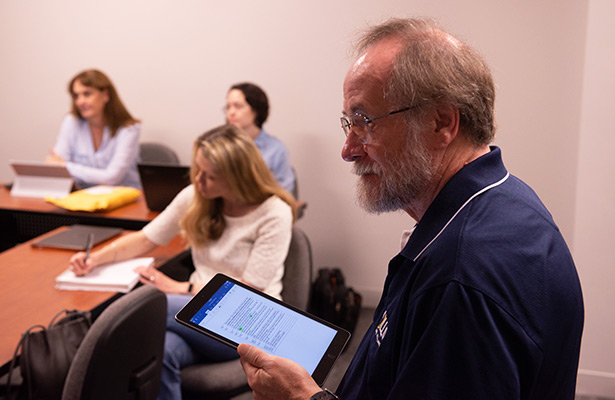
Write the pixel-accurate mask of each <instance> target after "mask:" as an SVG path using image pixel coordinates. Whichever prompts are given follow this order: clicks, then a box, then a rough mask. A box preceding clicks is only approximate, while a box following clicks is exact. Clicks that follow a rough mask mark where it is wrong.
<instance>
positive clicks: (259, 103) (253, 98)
mask: <svg viewBox="0 0 615 400" xmlns="http://www.w3.org/2000/svg"><path fill="white" fill-rule="evenodd" d="M224 112H225V114H226V122H227V123H229V124H232V125H235V126H237V127H239V128H241V129H243V131H244V132H246V133H247V134H248V136H250V137H251V138H252V140H254V143H256V147H258V149H259V150H260V152H261V155H262V156H263V159H264V160H265V163H266V164H267V166H268V167H269V169H270V170H271V172H272V173H273V175H274V176H275V178H276V180H277V181H278V183H279V184H280V186H282V187H283V188H284V189H286V190H287V191H288V192H289V193H293V194H294V193H295V174H294V172H293V169H292V167H291V164H290V159H289V156H288V150H287V149H286V147H285V146H284V143H282V141H281V140H279V139H277V138H275V137H273V136H271V135H270V134H268V133H267V132H265V130H264V129H263V124H264V123H265V121H266V120H267V117H268V116H269V101H268V99H267V95H266V94H265V92H264V91H263V89H261V88H260V87H258V86H256V85H255V84H253V83H249V82H244V83H237V84H235V85H233V86H231V88H230V89H229V91H228V93H227V95H226V106H225V107H224Z"/></svg>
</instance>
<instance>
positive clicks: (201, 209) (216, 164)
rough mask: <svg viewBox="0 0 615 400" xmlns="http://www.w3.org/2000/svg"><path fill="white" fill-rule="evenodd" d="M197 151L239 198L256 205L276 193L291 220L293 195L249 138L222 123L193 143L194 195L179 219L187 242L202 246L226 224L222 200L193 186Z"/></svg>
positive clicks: (192, 174)
mask: <svg viewBox="0 0 615 400" xmlns="http://www.w3.org/2000/svg"><path fill="white" fill-rule="evenodd" d="M199 153H200V154H201V155H202V156H203V157H204V158H205V159H206V160H207V161H208V162H209V163H210V164H211V165H212V167H213V168H214V170H215V171H216V173H218V174H220V176H221V178H223V179H225V180H226V181H227V182H228V184H229V186H230V188H231V190H232V191H233V194H234V195H235V196H237V197H238V198H240V199H241V200H242V201H244V202H246V203H248V204H260V203H262V202H264V201H265V200H267V199H268V198H269V197H271V196H277V197H279V198H280V199H282V200H283V201H284V202H286V203H287V204H288V205H289V206H290V207H291V208H292V211H293V219H294V218H295V217H296V205H295V198H294V197H293V196H292V195H291V194H290V193H288V192H287V191H286V190H284V189H283V188H282V187H280V185H278V183H277V182H276V180H275V178H274V177H273V174H272V173H271V171H269V168H268V167H267V165H266V164H265V161H264V160H263V157H262V156H261V154H260V151H259V150H258V148H257V147H256V145H255V144H254V142H253V141H252V139H251V138H250V137H249V136H248V135H246V134H245V133H244V132H243V131H242V130H241V129H240V128H237V127H235V126H233V125H222V126H219V127H217V128H214V129H212V130H210V131H208V132H205V133H204V134H202V135H201V136H199V137H198V138H197V139H196V141H195V142H194V149H193V154H192V166H191V167H190V181H191V182H192V184H193V185H195V189H194V198H193V200H192V203H191V204H190V206H189V207H188V210H187V212H186V214H185V215H184V216H183V218H182V219H181V220H180V227H181V229H182V234H183V235H184V237H186V238H187V239H188V241H189V242H190V243H191V244H193V245H203V244H204V243H206V242H207V241H209V240H215V239H218V238H219V237H220V236H222V232H223V231H224V228H225V227H226V223H225V220H224V217H223V215H222V209H223V207H222V206H223V200H222V199H221V198H216V199H205V198H203V196H201V194H200V193H199V192H198V190H197V189H196V182H195V179H196V175H197V174H198V172H199V169H198V166H197V165H196V161H195V160H196V156H197V154H199Z"/></svg>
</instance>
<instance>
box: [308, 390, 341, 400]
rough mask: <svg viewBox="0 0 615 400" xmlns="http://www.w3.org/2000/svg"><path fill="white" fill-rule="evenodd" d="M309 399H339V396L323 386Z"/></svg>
mask: <svg viewBox="0 0 615 400" xmlns="http://www.w3.org/2000/svg"><path fill="white" fill-rule="evenodd" d="M310 400H340V398H339V397H337V396H336V395H335V393H333V392H332V391H330V390H329V389H327V388H323V390H321V391H320V392H318V393H315V394H314V395H313V396H312V397H310Z"/></svg>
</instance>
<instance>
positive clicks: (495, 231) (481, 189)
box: [338, 147, 583, 400]
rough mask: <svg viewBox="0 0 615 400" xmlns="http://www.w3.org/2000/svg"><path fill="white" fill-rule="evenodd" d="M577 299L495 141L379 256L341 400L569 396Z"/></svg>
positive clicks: (568, 270)
mask: <svg viewBox="0 0 615 400" xmlns="http://www.w3.org/2000/svg"><path fill="white" fill-rule="evenodd" d="M582 330H583V299H582V293H581V286H580V283H579V279H578V276H577V272H576V268H575V266H574V262H573V260H572V257H571V255H570V252H569V250H568V247H567V246H566V243H565V241H564V239H563V237H562V235H561V233H560V232H559V229H558V228H557V226H556V225H555V223H554V221H553V219H552V217H551V215H550V213H549V212H548V211H547V209H546V208H545V206H544V205H543V204H542V202H541V201H540V199H539V198H538V196H537V195H536V194H535V193H534V191H533V190H532V189H531V188H530V187H529V186H527V185H526V184H525V183H523V182H522V181H521V180H519V179H518V178H516V177H514V176H512V175H509V174H508V172H507V171H506V169H505V167H504V165H503V163H502V159H501V153H500V149H499V148H497V147H492V148H491V151H490V152H489V153H488V154H486V155H484V156H482V157H480V158H479V159H477V160H475V161H474V162H472V163H470V164H468V165H466V166H465V167H464V168H462V169H461V170H460V171H459V172H458V173H457V174H455V175H454V176H453V177H452V178H451V180H450V181H449V182H447V184H446V185H445V186H444V188H442V190H441V191H440V193H439V194H438V195H437V197H436V198H435V200H434V201H433V203H432V204H431V205H430V207H429V208H428V210H427V212H426V213H425V215H424V216H423V218H422V219H421V220H420V222H419V223H418V224H417V225H416V227H415V229H414V232H413V233H412V235H411V236H410V239H409V240H408V242H407V244H406V246H405V247H404V248H403V250H402V251H401V253H400V254H398V255H397V256H396V257H395V258H393V259H392V260H391V262H390V263H389V271H388V275H387V278H386V281H385V286H384V291H383V294H382V298H381V300H380V303H379V305H378V307H377V309H376V312H375V314H374V320H373V323H372V325H371V327H370V328H369V329H368V331H367V333H366V335H365V337H364V338H363V340H362V342H361V344H360V345H359V348H358V350H357V353H356V354H355V357H354V358H353V361H352V362H351V365H350V367H349V368H348V371H347V372H346V375H345V377H344V379H343V380H342V382H341V384H340V387H339V388H338V394H339V395H340V397H341V398H342V399H345V400H349V399H378V400H383V399H409V398H412V399H447V400H449V399H472V400H477V399H488V400H493V399H498V400H505V399H540V400H549V399H557V400H561V399H573V398H574V392H575V385H576V375H577V367H578V361H579V349H580V342H581V333H582Z"/></svg>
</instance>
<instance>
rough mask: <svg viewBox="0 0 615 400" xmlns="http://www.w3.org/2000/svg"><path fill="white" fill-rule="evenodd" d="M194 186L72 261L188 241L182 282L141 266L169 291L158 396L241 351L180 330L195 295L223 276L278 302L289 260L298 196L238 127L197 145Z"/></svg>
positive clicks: (99, 263) (176, 394)
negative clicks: (188, 268) (189, 371)
mask: <svg viewBox="0 0 615 400" xmlns="http://www.w3.org/2000/svg"><path fill="white" fill-rule="evenodd" d="M190 175H191V181H192V185H190V186H188V187H186V188H185V189H184V190H182V191H181V192H180V193H179V194H178V195H177V196H176V197H175V199H174V200H173V201H172V202H171V204H169V206H168V207H167V208H166V209H165V210H164V211H163V212H162V213H161V214H160V215H159V216H158V217H156V218H155V219H154V220H153V221H151V222H150V223H149V224H148V225H147V226H145V227H144V228H143V229H142V230H141V231H137V232H134V233H131V234H129V235H126V236H123V237H122V238H120V239H118V240H116V241H114V242H112V243H111V244H110V245H107V246H105V247H103V248H102V249H100V250H98V251H94V252H92V253H91V254H90V256H89V257H88V258H87V260H86V253H84V252H80V253H77V254H75V255H74V256H73V257H72V258H71V269H72V270H73V271H74V272H75V273H76V274H77V275H83V274H87V273H88V272H89V271H91V270H92V269H93V268H97V267H101V268H104V264H105V263H110V262H114V261H120V260H125V259H129V258H134V257H137V256H140V255H142V254H144V253H146V252H148V251H150V250H152V249H154V248H155V247H156V246H158V245H164V244H166V243H168V242H169V241H170V240H171V239H172V238H173V237H175V236H176V235H177V234H181V235H182V236H183V237H184V238H185V239H187V241H188V243H189V244H190V247H191V250H192V259H193V263H194V266H195V271H194V272H193V273H192V275H191V276H190V279H189V281H187V282H179V281H176V280H174V279H171V278H170V277H168V276H166V275H164V274H163V273H162V272H159V271H157V270H156V269H155V268H152V267H140V268H138V269H137V271H138V272H139V274H140V275H141V277H140V280H141V282H142V283H143V284H147V285H153V286H156V287H158V288H159V289H160V290H162V291H164V292H165V293H167V300H168V318H167V334H166V339H165V358H164V362H163V364H164V370H163V377H162V386H161V392H160V396H159V398H161V399H179V398H181V382H180V377H179V372H180V370H181V368H182V367H184V366H186V365H190V364H193V363H195V362H197V361H201V360H209V361H212V362H217V361H224V360H229V359H233V358H237V357H238V356H237V352H236V351H235V350H234V349H232V348H230V347H228V346H225V345H223V344H221V343H218V342H216V341H215V340H213V339H209V338H206V337H204V336H203V335H201V334H199V333H197V332H195V331H192V330H191V329H189V328H186V327H184V326H181V325H179V324H178V323H177V322H175V320H174V315H175V314H176V313H177V312H178V311H179V309H180V308H181V307H182V306H183V305H184V304H185V303H186V302H187V301H188V300H189V298H190V296H192V295H193V294H194V293H196V292H198V290H199V289H200V288H201V287H202V286H203V285H204V284H205V283H206V282H208V281H209V280H210V279H211V278H212V277H213V276H214V275H215V274H216V273H218V272H222V273H225V274H226V275H229V276H231V277H233V278H235V279H238V280H241V281H243V282H245V283H247V284H249V285H251V286H253V287H256V288H258V289H260V290H262V291H264V292H265V293H268V294H269V295H272V296H274V297H277V298H280V293H281V290H282V281H281V279H282V275H283V272H284V260H285V258H286V254H287V253H288V246H289V244H290V239H291V230H292V224H293V219H294V213H295V203H294V198H293V197H292V195H290V194H289V193H288V192H287V191H285V190H284V189H282V188H281V187H280V186H279V185H278V184H277V183H276V181H275V179H274V177H273V176H272V174H271V172H270V171H269V169H268V168H267V165H266V164H265V162H264V161H263V159H262V157H261V155H260V153H259V151H258V148H257V147H256V145H255V144H254V142H253V141H252V140H251V139H250V138H249V137H248V136H247V135H246V134H244V133H243V131H241V129H239V128H237V127H235V126H232V125H224V126H221V127H218V128H215V129H212V130H211V131H208V132H206V133H205V134H203V135H201V136H200V137H199V138H198V139H197V140H196V142H195V144H194V153H193V163H192V167H191V173H190Z"/></svg>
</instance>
